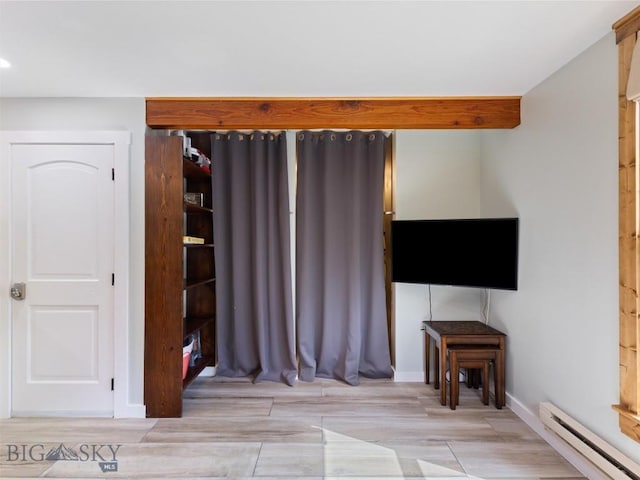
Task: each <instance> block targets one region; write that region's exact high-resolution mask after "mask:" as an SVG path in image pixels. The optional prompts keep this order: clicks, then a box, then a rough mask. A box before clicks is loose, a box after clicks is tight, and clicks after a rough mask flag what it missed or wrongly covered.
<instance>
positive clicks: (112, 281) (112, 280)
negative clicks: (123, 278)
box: [111, 273, 116, 287]
mask: <svg viewBox="0 0 640 480" xmlns="http://www.w3.org/2000/svg"><path fill="white" fill-rule="evenodd" d="M115 284H116V274H115V273H112V274H111V286H112V287H113V286H114V285H115Z"/></svg>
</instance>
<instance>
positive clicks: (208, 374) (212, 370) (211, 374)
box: [198, 366, 218, 377]
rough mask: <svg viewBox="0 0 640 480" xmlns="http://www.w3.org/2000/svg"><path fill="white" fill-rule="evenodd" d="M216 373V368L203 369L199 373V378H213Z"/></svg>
mask: <svg viewBox="0 0 640 480" xmlns="http://www.w3.org/2000/svg"><path fill="white" fill-rule="evenodd" d="M217 371H218V367H217V366H215V367H204V370H202V371H201V372H200V374H199V375H198V376H199V377H215V376H216V373H217Z"/></svg>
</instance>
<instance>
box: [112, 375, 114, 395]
mask: <svg viewBox="0 0 640 480" xmlns="http://www.w3.org/2000/svg"><path fill="white" fill-rule="evenodd" d="M113 390H114V388H113V378H112V379H111V391H112V392H113Z"/></svg>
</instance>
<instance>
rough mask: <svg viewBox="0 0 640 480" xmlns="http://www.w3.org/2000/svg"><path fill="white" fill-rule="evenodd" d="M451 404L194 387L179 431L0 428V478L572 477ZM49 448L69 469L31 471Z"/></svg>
mask: <svg viewBox="0 0 640 480" xmlns="http://www.w3.org/2000/svg"><path fill="white" fill-rule="evenodd" d="M460 393H461V398H460V406H459V407H458V409H457V410H456V411H451V410H450V409H449V408H447V407H442V406H441V405H440V403H439V397H438V396H437V392H435V391H434V390H433V388H432V387H431V386H430V385H423V384H421V383H394V382H392V381H386V380H366V379H363V381H362V383H361V385H359V386H357V387H351V386H348V385H345V384H342V383H340V382H336V381H332V380H321V379H318V380H316V381H315V382H313V383H305V382H298V383H297V384H296V385H295V386H294V387H288V386H285V385H281V384H276V383H271V382H265V383H261V384H256V385H254V384H252V383H250V382H249V381H248V380H246V379H220V378H215V377H214V378H201V379H198V380H197V381H196V382H194V383H193V384H192V385H191V386H190V387H189V388H188V389H187V390H186V391H185V400H184V410H185V412H184V417H183V418H179V419H138V420H133V419H127V420H113V419H61V418H55V419H32V418H29V419H21V418H14V419H9V420H2V421H0V449H2V450H0V478H25V477H56V478H134V479H137V478H166V477H174V478H210V479H213V478H235V479H242V478H252V477H260V478H262V479H263V480H267V479H289V480H291V479H309V480H310V479H331V478H340V479H346V478H353V479H358V480H366V479H401V478H434V479H435V478H442V479H445V478H446V479H448V480H454V479H456V478H483V479H486V480H489V479H527V480H530V479H536V478H538V479H560V478H562V479H570V478H580V477H581V475H580V474H579V472H577V471H576V470H575V469H574V468H573V467H572V466H571V465H569V464H568V463H567V462H566V461H565V460H564V459H563V458H562V457H560V456H559V455H558V454H557V453H555V451H554V450H553V449H552V448H551V447H550V446H548V445H547V444H546V443H545V442H544V441H543V440H542V439H540V437H539V436H538V435H537V434H535V433H534V432H533V431H532V430H530V429H529V428H528V427H527V426H526V425H525V424H524V423H523V422H522V421H521V420H519V419H518V418H517V417H516V416H515V415H514V414H513V413H512V412H511V411H510V410H509V409H507V408H505V409H502V410H496V409H495V408H494V407H493V406H484V405H482V403H481V401H480V393H479V391H478V390H474V389H467V388H466V387H464V386H462V387H461V390H460ZM60 444H63V445H64V446H65V447H67V448H69V449H71V450H73V451H74V452H76V453H77V454H78V457H79V459H78V460H77V461H67V460H57V461H53V460H51V461H47V460H40V458H39V455H40V454H43V455H46V454H47V453H48V452H49V451H50V450H51V449H55V448H56V447H58V446H59V445H60ZM101 445H103V446H102V447H100V446H101ZM118 445H120V447H118ZM22 446H24V448H23V447H22ZM116 449H117V450H116ZM29 450H31V451H32V455H31V456H32V457H34V458H33V459H30V458H29V457H30V455H29ZM113 450H115V454H113V453H112V451H113ZM96 452H97V454H96ZM114 458H115V462H114V461H113V460H114ZM103 461H104V462H107V463H109V462H111V463H110V465H111V468H113V465H114V464H116V465H117V471H111V472H107V473H102V470H101V468H100V463H101V462H103ZM108 466H109V465H107V467H108Z"/></svg>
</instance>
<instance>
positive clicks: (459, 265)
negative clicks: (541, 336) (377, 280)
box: [391, 218, 518, 290]
mask: <svg viewBox="0 0 640 480" xmlns="http://www.w3.org/2000/svg"><path fill="white" fill-rule="evenodd" d="M391 258H392V262H391V263H392V275H391V279H392V281H393V282H400V283H421V284H433V285H455V286H463V287H481V288H491V289H501V290H517V289H518V219H517V218H479V219H455V220H453V219H452V220H394V221H392V222H391Z"/></svg>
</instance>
